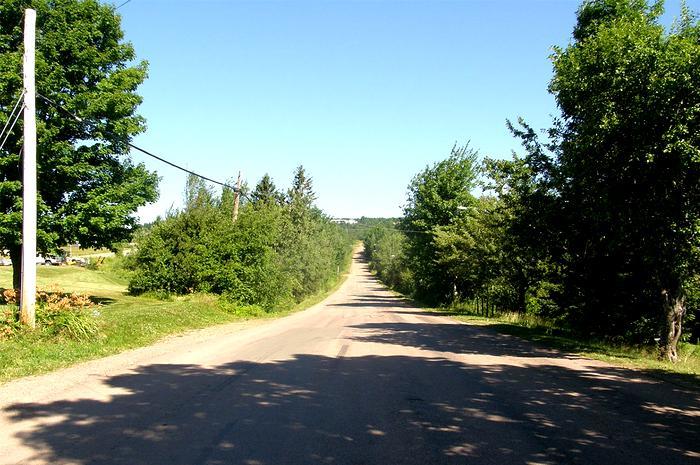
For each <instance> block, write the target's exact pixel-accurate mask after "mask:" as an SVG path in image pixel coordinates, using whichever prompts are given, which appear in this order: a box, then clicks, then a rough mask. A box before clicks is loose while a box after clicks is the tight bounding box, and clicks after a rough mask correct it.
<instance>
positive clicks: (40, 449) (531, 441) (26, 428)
mask: <svg viewBox="0 0 700 465" xmlns="http://www.w3.org/2000/svg"><path fill="white" fill-rule="evenodd" d="M0 463H2V464H20V463H21V464H124V465H139V464H144V465H146V464H148V465H153V464H169V465H177V464H207V465H215V464H244V465H263V464H265V465H278V464H312V465H313V464H377V465H379V464H381V465H392V464H415V465H428V464H472V463H473V464H563V463H581V464H635V465H639V464H655V465H658V464H690V463H700V394H698V392H697V391H693V390H690V389H689V388H684V387H680V386H679V385H676V384H672V383H669V382H666V381H660V380H658V379H656V378H651V377H647V376H646V375H643V374H641V373H639V372H635V371H632V370H627V369H622V368H616V367H613V366H609V365H607V364H605V363H602V362H597V361H591V360H588V359H584V358H581V357H578V356H572V355H567V354H564V353H560V352H556V351H552V350H547V349H543V348H540V347H537V346H535V345H533V344H531V343H528V342H525V341H523V340H520V339H517V338H514V337H508V336H503V335H499V334H497V333H495V332H493V331H491V330H488V329H484V328H480V327H476V326H469V325H465V324H461V323H459V322H456V321H455V320H453V319H451V318H449V317H447V316H443V315H440V314H439V313H435V312H429V311H425V310H421V309H418V308H415V307H413V306H411V305H410V304H409V303H407V302H406V301H404V300H402V299H400V298H398V297H396V296H395V295H393V294H392V293H390V292H389V291H387V290H386V289H385V288H384V287H383V286H382V285H381V284H379V283H378V282H377V281H376V280H375V278H374V277H372V276H371V275H370V273H369V272H368V270H367V266H366V264H365V263H363V262H362V261H361V260H360V256H359V255H356V257H355V260H354V262H353V265H352V270H351V273H350V276H349V278H348V279H347V281H346V282H345V283H344V285H343V286H342V287H341V288H340V290H339V291H338V292H336V293H335V294H333V295H332V296H331V297H329V298H328V299H327V300H326V301H324V302H323V303H321V304H319V305H317V306H315V307H313V308H311V309H309V310H307V311H304V312H300V313H297V314H294V315H291V316H289V317H286V318H281V319H278V320H274V321H269V320H268V321H264V322H259V321H258V322H246V323H240V324H231V325H225V326H219V327H215V328H209V329H205V330H202V331H196V332H192V333H189V334H186V335H184V336H180V337H173V338H169V339H167V340H166V341H163V342H161V343H159V344H156V345H154V346H151V347H147V348H143V349H137V350H134V351H130V352H126V353H123V354H120V355H116V356H112V357H108V358H105V359H101V360H97V361H93V362H88V363H84V364H81V365H78V366H75V367H72V368H69V369H65V370H62V371H58V372H54V373H52V374H49V375H45V376H39V377H32V378H25V379H21V380H18V381H14V382H11V383H8V384H6V385H4V386H2V387H0Z"/></svg>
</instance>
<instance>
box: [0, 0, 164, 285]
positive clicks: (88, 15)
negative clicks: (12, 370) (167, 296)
mask: <svg viewBox="0 0 700 465" xmlns="http://www.w3.org/2000/svg"><path fill="white" fill-rule="evenodd" d="M25 8H33V9H35V10H36V11H37V44H36V86H37V92H38V93H39V94H40V95H42V96H44V97H47V98H48V99H50V100H51V101H53V102H55V103H56V104H57V105H54V104H52V103H49V102H48V101H47V100H45V99H42V98H39V99H38V100H37V163H38V168H37V171H38V211H39V221H38V229H39V231H38V245H39V248H40V249H41V250H44V251H49V250H52V249H53V248H55V247H57V246H60V245H63V244H65V243H68V242H76V241H77V242H80V243H81V244H82V245H84V246H92V247H103V246H107V247H110V246H112V244H114V243H115V242H118V241H122V240H125V239H127V238H128V237H129V236H130V234H131V232H132V231H133V229H134V227H135V226H136V219H135V217H134V212H135V211H136V209H137V208H138V207H140V206H142V205H144V204H146V203H148V202H152V201H154V200H155V199H156V197H157V182H158V178H157V176H156V175H155V173H152V172H148V171H147V170H146V169H145V167H144V166H143V165H140V164H139V165H137V164H134V163H133V162H132V161H131V160H130V158H129V157H128V152H129V147H128V145H127V143H128V142H129V140H130V139H131V138H132V137H133V136H134V135H136V134H138V133H140V132H142V131H143V130H144V128H145V121H144V119H143V118H142V117H141V116H139V115H138V114H137V113H136V111H137V107H138V106H139V104H140V103H141V97H140V96H139V95H138V94H137V92H136V90H137V88H138V86H139V85H140V84H141V83H142V82H143V81H144V79H145V78H146V74H147V65H146V62H143V61H141V62H137V61H135V60H136V54H135V52H134V48H133V46H132V45H131V44H130V43H128V42H125V41H124V37H123V33H122V30H121V26H120V17H119V15H117V14H116V13H115V11H114V7H113V6H111V5H103V4H100V3H99V2H97V1H95V0H62V1H50V0H32V1H29V0H5V1H3V2H2V3H0V51H1V52H2V53H0V95H2V96H3V101H2V102H0V103H1V104H2V110H3V111H2V112H1V114H2V115H3V116H0V118H2V119H4V118H6V116H7V114H9V110H10V109H9V108H8V106H10V105H11V104H12V103H14V102H13V100H15V99H16V98H17V97H18V96H19V95H20V94H21V92H22V86H23V84H22V54H23V50H22V30H23V29H22V27H23V15H24V10H25ZM59 105H60V107H63V108H65V110H67V111H68V112H70V113H73V114H77V115H79V117H80V121H78V120H76V119H74V118H72V117H71V116H69V115H68V114H67V113H66V111H64V110H62V109H61V108H60V107H59ZM2 119H0V123H2V124H4V122H5V121H4V120H2ZM21 134H22V128H21V123H20V124H18V125H17V127H16V128H15V130H14V131H13V132H12V134H11V135H10V138H9V140H8V142H7V144H6V146H5V147H4V149H3V150H4V153H2V154H1V155H2V156H0V213H2V214H0V246H1V247H3V248H7V249H9V250H10V254H11V256H12V260H13V264H14V268H15V283H14V284H15V286H16V287H18V286H19V273H18V271H19V265H20V259H21V256H20V253H19V251H20V247H21V238H20V231H21V226H20V225H21V219H22V218H21V217H22V213H21V212H22V200H21V177H20V170H19V169H18V166H19V164H20V162H21V156H20V153H21V147H22V137H21Z"/></svg>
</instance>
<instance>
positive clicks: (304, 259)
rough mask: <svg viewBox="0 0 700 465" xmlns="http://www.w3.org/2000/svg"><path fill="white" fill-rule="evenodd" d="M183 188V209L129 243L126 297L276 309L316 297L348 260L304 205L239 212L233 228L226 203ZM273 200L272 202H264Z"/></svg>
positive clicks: (341, 242) (249, 207)
mask: <svg viewBox="0 0 700 465" xmlns="http://www.w3.org/2000/svg"><path fill="white" fill-rule="evenodd" d="M193 186H195V184H194V183H193V182H192V181H190V182H189V183H188V192H189V194H188V196H189V199H188V201H187V207H186V208H185V209H184V210H183V211H180V212H175V213H171V214H169V215H168V216H167V217H166V218H165V219H163V220H160V221H157V222H156V223H155V224H153V226H152V227H151V228H150V229H149V230H148V231H144V232H143V233H142V234H140V235H139V237H137V238H136V244H137V247H136V249H137V250H136V252H135V253H134V254H133V255H132V256H130V257H129V258H128V260H127V263H128V266H129V267H130V268H131V269H132V271H133V274H132V276H131V280H130V283H129V291H130V292H131V293H133V294H143V293H146V292H150V293H153V292H157V293H164V294H177V295H182V294H189V293H194V292H205V293H213V294H217V295H222V296H224V297H225V299H226V300H227V301H229V302H232V303H235V304H236V305H239V306H259V307H260V308H263V309H265V310H270V309H272V308H275V307H280V306H282V307H284V306H288V305H290V304H293V303H295V302H299V301H301V300H302V299H303V298H304V297H306V296H308V295H310V294H313V293H315V292H318V291H319V290H321V289H323V288H324V287H325V286H327V284H328V283H329V282H330V281H331V280H332V278H334V277H335V276H336V273H337V270H338V269H339V267H341V266H343V264H344V263H345V260H346V258H347V256H348V254H349V252H350V245H351V242H350V240H349V237H348V234H347V233H346V232H345V231H343V230H342V229H341V228H340V227H338V226H337V225H334V224H332V223H331V222H330V221H329V220H328V219H327V218H326V217H325V216H324V215H323V214H322V213H321V212H320V211H318V210H317V209H316V208H314V207H313V206H312V204H311V203H310V202H309V200H308V199H305V198H304V195H306V194H304V191H303V189H302V190H301V191H300V192H297V193H296V194H293V193H292V192H291V191H290V194H289V195H288V198H287V200H285V201H271V200H270V199H269V198H268V197H270V196H266V197H265V200H261V201H258V202H251V203H246V204H244V205H242V207H241V209H240V213H239V215H238V219H237V221H236V222H234V221H233V219H232V212H231V208H230V206H229V202H228V198H227V197H228V196H227V195H225V194H222V196H221V198H217V197H215V196H214V195H212V194H211V192H209V191H208V190H206V189H205V188H204V187H203V186H201V185H200V186H199V187H197V188H195V187H196V186H195V187H193ZM272 198H273V199H279V196H272Z"/></svg>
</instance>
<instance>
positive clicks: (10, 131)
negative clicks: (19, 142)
mask: <svg viewBox="0 0 700 465" xmlns="http://www.w3.org/2000/svg"><path fill="white" fill-rule="evenodd" d="M21 108H22V109H23V108H24V105H22V107H21ZM21 114H22V111H21V110H20V111H18V112H17V114H16V115H15V120H14V121H13V122H12V125H11V126H10V129H8V131H7V134H5V138H4V139H3V140H2V142H0V150H2V148H3V147H4V146H5V142H7V139H9V138H10V134H12V130H13V129H14V127H15V124H17V120H18V119H19V115H21ZM8 121H9V120H8ZM0 137H1V136H0Z"/></svg>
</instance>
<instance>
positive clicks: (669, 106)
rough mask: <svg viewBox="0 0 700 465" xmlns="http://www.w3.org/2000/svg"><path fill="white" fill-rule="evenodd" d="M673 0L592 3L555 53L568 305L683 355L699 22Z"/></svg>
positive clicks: (694, 207)
mask: <svg viewBox="0 0 700 465" xmlns="http://www.w3.org/2000/svg"><path fill="white" fill-rule="evenodd" d="M662 11H663V2H661V1H659V2H656V3H654V4H652V5H650V4H648V3H647V2H645V1H643V0H592V1H586V2H584V3H583V5H582V6H581V8H580V10H579V12H578V22H577V26H576V28H575V30H574V41H573V42H572V43H571V44H570V45H569V46H567V47H566V48H563V49H555V52H554V55H553V63H554V78H553V79H552V82H551V85H550V91H551V92H552V93H553V94H554V96H555V98H556V101H557V103H558V105H559V107H560V109H561V112H562V124H561V126H560V127H559V128H558V129H559V137H560V146H559V149H560V150H559V153H558V160H557V162H558V171H559V173H558V176H559V180H560V192H559V194H560V196H561V199H562V205H563V206H564V209H563V211H562V214H563V215H564V217H565V218H566V219H567V221H568V229H567V233H568V234H567V237H566V246H567V250H568V254H569V255H568V263H567V264H566V267H567V274H568V279H567V282H566V286H567V291H566V293H567V296H568V298H569V300H568V306H569V308H570V309H572V316H573V317H574V319H578V321H579V324H580V325H581V326H583V327H588V328H590V329H591V330H593V331H596V332H601V333H603V334H609V335H614V334H625V333H626V332H629V330H630V328H636V331H637V332H638V333H642V334H643V333H646V338H648V339H651V337H654V336H659V337H661V339H662V346H663V349H662V352H663V355H664V356H665V357H667V358H668V359H670V360H675V359H676V357H677V352H676V347H677V343H678V340H679V338H680V335H681V328H682V322H683V318H684V315H685V313H686V305H685V302H686V287H687V285H688V283H689V281H690V280H691V279H692V278H693V277H694V276H696V275H697V272H698V261H697V259H698V255H697V253H696V251H697V245H698V232H699V231H700V114H699V113H698V108H700V27H699V25H698V22H697V20H696V19H695V17H694V16H692V15H691V14H690V12H689V11H688V10H687V8H684V9H683V12H682V16H681V18H680V19H679V20H678V21H676V23H675V25H674V27H673V29H671V30H670V31H667V30H665V28H664V27H663V26H662V25H661V24H660V23H659V17H660V15H661V13H662Z"/></svg>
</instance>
